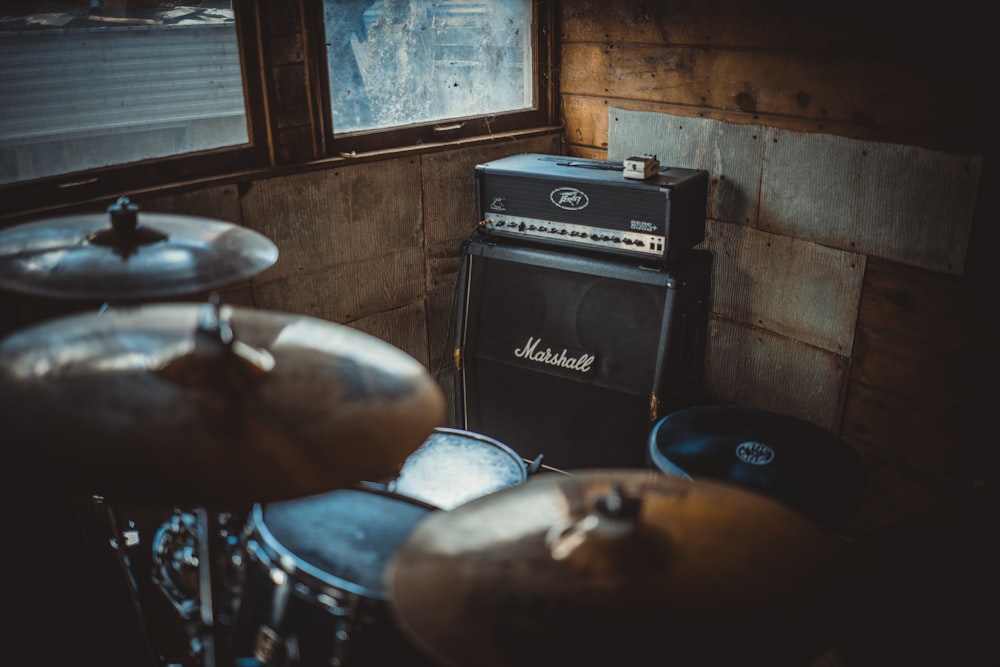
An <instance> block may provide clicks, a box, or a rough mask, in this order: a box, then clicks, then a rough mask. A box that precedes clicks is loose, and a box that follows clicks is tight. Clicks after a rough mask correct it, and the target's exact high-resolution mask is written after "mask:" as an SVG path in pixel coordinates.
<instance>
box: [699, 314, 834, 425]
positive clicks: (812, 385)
mask: <svg viewBox="0 0 1000 667" xmlns="http://www.w3.org/2000/svg"><path fill="white" fill-rule="evenodd" d="M847 378H848V363H847V359H846V358H845V357H842V356H840V355H837V354H833V353H830V352H827V351H826V350H821V349H820V348H817V347H813V346H811V345H806V344H805V343H802V342H801V341H797V340H794V339H792V338H787V337H785V336H780V335H778V334H775V333H772V332H770V331H766V330H764V329H757V328H754V327H750V326H747V325H745V324H741V323H739V322H733V321H731V320H727V319H725V318H721V317H717V316H712V317H710V318H709V337H708V341H707V345H706V351H705V391H706V393H707V394H708V395H709V396H710V397H711V398H712V399H713V400H715V401H719V402H722V403H734V404H737V405H745V406H748V407H752V408H760V409H764V410H774V411H776V412H781V413H784V414H787V415H791V416H794V417H799V418H801V419H806V420H808V421H811V422H813V423H814V424H817V425H818V426H822V427H823V428H826V429H828V430H830V431H833V432H835V433H836V432H839V428H840V414H841V406H842V405H843V395H844V388H845V387H846V383H847Z"/></svg>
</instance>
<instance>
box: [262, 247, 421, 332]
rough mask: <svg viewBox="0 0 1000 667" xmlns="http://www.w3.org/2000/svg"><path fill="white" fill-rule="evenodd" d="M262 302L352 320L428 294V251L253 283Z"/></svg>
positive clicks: (273, 307) (280, 308)
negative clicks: (425, 275)
mask: <svg viewBox="0 0 1000 667" xmlns="http://www.w3.org/2000/svg"><path fill="white" fill-rule="evenodd" d="M253 295H254V302H255V303H256V305H257V307H258V308H261V309H265V310H277V311H280V312H287V313H297V314H301V315H309V316H310V317H318V318H321V319H326V320H330V321H332V322H340V323H345V322H351V321H353V320H357V319H361V318H363V317H369V316H371V315H375V314H376V313H379V312H382V311H385V310H391V309H393V308H399V307H402V306H404V305H407V304H410V303H412V302H414V301H417V300H419V299H421V298H423V256H422V253H421V252H420V248H407V249H403V250H399V251H396V252H392V253H388V254H385V255H382V256H379V257H372V258H367V259H366V258H359V259H358V260H357V261H354V262H346V263H341V264H337V265H336V266H331V267H328V268H325V269H318V270H316V271H313V272H311V273H302V274H295V275H291V276H287V277H284V278H280V279H276V280H271V281H268V282H266V283H262V284H257V285H254V286H253Z"/></svg>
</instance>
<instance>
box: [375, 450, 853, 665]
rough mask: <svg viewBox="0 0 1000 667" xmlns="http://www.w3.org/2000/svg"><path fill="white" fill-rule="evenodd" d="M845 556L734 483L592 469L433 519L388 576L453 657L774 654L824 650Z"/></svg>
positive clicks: (399, 613) (687, 661) (410, 617)
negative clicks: (835, 577) (829, 606)
mask: <svg viewBox="0 0 1000 667" xmlns="http://www.w3.org/2000/svg"><path fill="white" fill-rule="evenodd" d="M834 551H835V545H833V543H832V542H830V541H829V538H828V537H827V536H826V535H825V534H824V533H823V532H822V531H820V530H819V529H818V528H816V527H815V526H813V525H812V524H811V523H810V522H809V521H808V520H807V519H806V518H804V517H802V516H800V515H799V514H798V513H796V512H794V511H793V510H791V509H788V508H785V507H784V506H782V505H780V504H778V503H776V502H774V501H772V500H770V499H767V498H764V497H761V496H759V495H757V494H753V493H750V492H747V491H743V490H741V489H737V488H735V487H732V486H729V485H724V484H717V483H713V482H694V481H692V480H687V479H684V478H680V477H668V476H665V475H662V474H660V473H657V472H655V471H647V470H628V469H615V470H581V471H576V472H575V473H574V474H573V475H540V476H537V477H534V478H531V479H529V480H528V481H527V482H526V483H524V484H521V485H519V486H517V487H511V488H508V489H502V490H500V491H497V492H495V493H493V494H490V495H488V496H484V497H481V498H478V499H475V500H473V501H471V502H469V503H467V504H465V505H462V506H460V507H458V508H455V509H453V510H449V511H448V512H439V513H435V514H433V515H431V516H429V517H428V518H426V519H425V520H424V521H422V522H421V523H420V524H418V525H417V526H416V528H415V529H414V530H413V532H411V533H410V535H409V536H408V537H407V539H406V540H405V541H404V542H403V544H402V545H401V547H400V549H399V550H398V551H397V553H396V554H395V555H394V557H393V559H392V560H391V561H390V563H389V567H388V569H387V574H386V577H387V588H388V590H389V593H390V599H391V601H392V610H393V613H394V615H395V616H396V617H397V618H398V619H399V620H400V623H401V625H402V627H403V628H404V631H405V632H406V633H407V634H408V635H409V636H410V637H412V639H413V640H414V642H415V643H416V644H417V645H418V646H419V647H422V648H423V650H425V651H426V652H427V653H428V654H429V655H431V656H433V657H434V658H435V659H437V660H438V661H440V662H441V663H442V664H444V665H457V666H460V667H466V666H471V665H476V666H478V667H514V666H518V667H525V666H533V665H539V666H542V665H557V664H558V665H563V664H565V665H574V666H585V665H629V666H630V667H631V666H634V665H647V664H649V665H653V664H655V665H663V664H671V665H706V664H772V665H773V664H782V663H783V662H784V661H785V660H786V659H787V660H789V661H791V660H792V659H793V658H794V659H796V660H797V659H801V658H802V657H803V655H805V654H811V653H812V652H814V651H816V650H817V646H816V642H817V637H816V633H817V632H818V630H817V628H819V627H820V625H821V623H819V620H820V619H821V617H822V616H823V614H824V609H823V607H824V604H823V597H824V593H825V589H826V584H827V577H828V576H829V573H830V572H831V562H832V554H833V553H834ZM736 658H739V659H740V660H742V662H740V661H738V660H736ZM799 664H807V663H799Z"/></svg>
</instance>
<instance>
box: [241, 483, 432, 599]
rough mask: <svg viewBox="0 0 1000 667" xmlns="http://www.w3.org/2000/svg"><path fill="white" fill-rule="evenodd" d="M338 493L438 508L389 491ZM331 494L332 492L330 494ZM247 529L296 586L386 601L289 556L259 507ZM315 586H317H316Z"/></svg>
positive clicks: (380, 593) (369, 489)
mask: <svg viewBox="0 0 1000 667" xmlns="http://www.w3.org/2000/svg"><path fill="white" fill-rule="evenodd" d="M338 490H342V491H361V492H363V493H371V494H375V495H379V496H384V497H386V498H391V499H393V500H401V501H403V502H406V503H409V504H411V505H416V506H418V507H422V508H424V509H427V510H428V513H430V512H433V511H437V510H439V509H440V508H438V507H435V506H434V505H431V504H430V503H426V502H423V501H422V500H419V499H417V498H409V497H407V496H404V495H402V494H398V493H393V492H391V491H386V490H382V489H379V488H373V487H370V486H367V485H365V486H361V485H358V486H354V487H347V488H345V489H338ZM330 493H334V492H330ZM249 522H250V527H251V529H252V534H251V536H250V538H248V539H253V534H256V535H257V536H258V537H259V539H258V540H257V542H258V544H260V546H261V548H262V549H264V550H265V551H266V552H267V555H268V557H269V558H271V560H272V561H274V563H275V564H276V565H277V566H278V568H279V569H281V571H282V572H284V573H285V574H287V575H288V576H289V578H291V579H293V580H294V581H295V582H296V583H304V584H306V585H307V586H309V587H310V588H311V589H314V590H315V589H319V588H321V587H322V586H325V587H326V588H332V589H334V590H336V591H341V592H344V593H349V594H351V595H359V596H361V597H365V598H370V599H374V600H382V601H387V600H388V599H389V593H388V592H387V591H377V590H374V589H371V588H368V587H367V586H362V585H360V584H358V583H355V582H353V581H348V580H347V579H343V578H341V577H338V576H337V575H335V574H332V573H330V572H326V571H324V570H321V569H320V568H319V567H317V566H315V565H313V564H312V563H309V562H307V561H305V560H302V558H300V557H299V556H297V555H296V554H295V553H293V552H292V551H291V550H290V549H289V548H288V547H286V546H285V545H284V544H282V543H281V542H280V541H279V540H278V538H276V537H275V536H274V534H273V533H272V532H271V531H270V529H269V528H268V527H267V524H265V523H264V506H263V505H261V504H260V503H255V504H254V506H253V509H252V510H251V512H250V521H249ZM288 561H290V562H291V563H293V564H294V566H295V569H294V570H293V571H292V572H289V571H288V569H287V568H286V566H285V563H286V562H288ZM300 573H301V574H303V575H305V576H306V577H307V578H309V579H312V580H313V581H312V582H309V581H306V582H302V581H300V580H299V579H298V575H299V574H300ZM317 583H318V584H319V586H317V585H316V584H317Z"/></svg>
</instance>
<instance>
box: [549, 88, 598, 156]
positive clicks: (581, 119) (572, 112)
mask: <svg viewBox="0 0 1000 667" xmlns="http://www.w3.org/2000/svg"><path fill="white" fill-rule="evenodd" d="M559 104H560V106H561V108H562V112H561V117H562V118H564V119H565V120H566V130H565V134H566V138H567V141H568V142H569V143H570V145H574V146H592V147H595V148H599V149H604V150H607V148H608V111H609V107H608V98H598V97H588V96H582V95H560V97H559Z"/></svg>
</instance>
